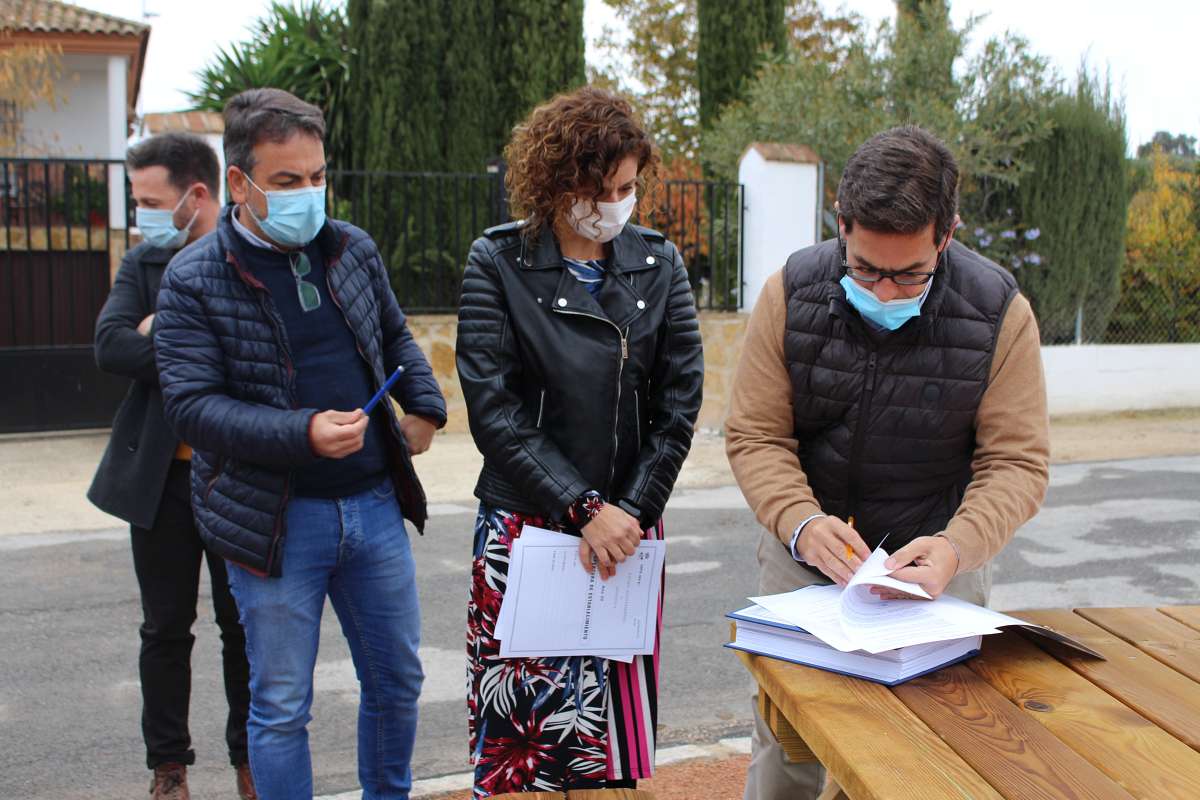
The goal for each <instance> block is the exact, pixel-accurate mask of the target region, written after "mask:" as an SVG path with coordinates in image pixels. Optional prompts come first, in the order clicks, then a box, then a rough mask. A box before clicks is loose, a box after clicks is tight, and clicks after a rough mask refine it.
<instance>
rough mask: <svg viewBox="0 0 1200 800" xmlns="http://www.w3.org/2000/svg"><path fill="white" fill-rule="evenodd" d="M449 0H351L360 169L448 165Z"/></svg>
mask: <svg viewBox="0 0 1200 800" xmlns="http://www.w3.org/2000/svg"><path fill="white" fill-rule="evenodd" d="M442 6H443V2H442V0H350V2H349V5H348V6H347V9H346V10H347V13H348V15H349V17H350V31H351V33H350V35H351V41H352V42H353V45H354V51H355V55H354V59H353V61H352V62H351V63H352V66H351V87H352V88H351V92H350V101H349V102H350V104H351V108H352V109H353V110H352V111H351V113H350V118H351V122H350V124H349V125H348V126H347V127H348V128H350V129H351V131H352V132H353V133H352V137H353V142H352V144H351V146H350V147H351V152H352V153H353V167H354V168H356V169H363V170H370V171H378V170H414V169H438V168H440V167H441V165H443V164H444V144H443V137H442V129H443V126H442V120H443V119H444V106H445V101H444V100H443V98H442V96H441V92H442V88H443V85H442V68H443V64H442V60H441V54H442V53H444V52H445V51H446V49H447V45H448V43H449V38H450V37H449V35H448V33H449V32H448V31H447V28H446V24H445V19H444V14H443V7H442Z"/></svg>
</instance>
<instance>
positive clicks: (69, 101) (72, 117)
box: [22, 54, 124, 158]
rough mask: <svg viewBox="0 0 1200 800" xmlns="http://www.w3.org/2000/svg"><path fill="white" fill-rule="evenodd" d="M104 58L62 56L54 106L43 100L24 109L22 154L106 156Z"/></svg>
mask: <svg viewBox="0 0 1200 800" xmlns="http://www.w3.org/2000/svg"><path fill="white" fill-rule="evenodd" d="M108 60H109V56H105V55H94V56H93V55H76V54H67V55H64V56H63V58H62V63H63V71H62V77H61V79H60V80H59V83H58V90H59V97H60V98H61V99H60V101H59V103H58V107H57V108H51V107H50V106H49V105H48V104H45V103H43V104H42V105H39V106H38V107H37V108H34V109H31V110H30V111H27V112H25V115H24V117H23V118H22V119H23V123H22V134H23V136H22V138H23V148H22V155H27V156H35V157H36V156H61V157H68V158H108V157H110V154H111V152H112V143H111V141H110V136H111V130H112V128H111V125H110V121H109V91H108V75H109V63H108ZM122 60H123V59H122ZM122 80H124V76H122ZM122 93H123V92H122ZM121 122H122V124H124V119H123V117H122V120H121Z"/></svg>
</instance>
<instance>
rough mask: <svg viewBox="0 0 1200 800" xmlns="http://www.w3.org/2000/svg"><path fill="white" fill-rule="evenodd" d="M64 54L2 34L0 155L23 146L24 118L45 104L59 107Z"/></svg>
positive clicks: (7, 33) (0, 35)
mask: <svg viewBox="0 0 1200 800" xmlns="http://www.w3.org/2000/svg"><path fill="white" fill-rule="evenodd" d="M61 73H62V52H61V51H60V50H59V49H58V48H56V47H50V46H46V45H29V44H22V43H18V42H15V41H14V40H13V37H12V33H11V31H0V155H17V154H18V153H19V152H20V150H21V147H22V140H21V118H22V116H24V114H25V112H26V111H30V110H32V109H34V108H36V107H37V106H39V105H41V104H43V103H46V104H48V105H50V106H51V107H57V106H58V104H59V103H60V102H61V97H60V94H59V91H58V89H57V88H56V87H57V83H58V78H59V76H60V74H61Z"/></svg>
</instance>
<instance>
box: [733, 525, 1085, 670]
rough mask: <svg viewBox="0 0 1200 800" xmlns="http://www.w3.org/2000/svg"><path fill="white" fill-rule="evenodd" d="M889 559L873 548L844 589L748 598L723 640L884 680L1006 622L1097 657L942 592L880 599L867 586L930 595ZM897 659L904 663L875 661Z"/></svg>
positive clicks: (947, 658)
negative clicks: (893, 573) (892, 572)
mask: <svg viewBox="0 0 1200 800" xmlns="http://www.w3.org/2000/svg"><path fill="white" fill-rule="evenodd" d="M887 557H888V554H887V553H886V552H885V551H884V550H883V549H882V548H878V549H876V550H875V552H873V553H872V554H871V556H870V558H868V559H867V560H866V561H865V562H863V564H862V566H860V567H859V569H858V571H857V572H855V574H854V577H853V578H852V579H851V580H850V583H849V584H847V585H846V587H845V588H844V589H843V588H842V587H840V586H836V585H823V586H807V587H805V588H803V589H797V590H795V591H793V592H786V593H783V594H776V595H766V596H763V597H751V598H750V600H751V602H753V603H754V604H755V605H754V606H751V607H750V608H747V609H742V610H741V611H738V612H734V613H733V614H730V615H729V616H730V617H731V618H732V619H733V620H734V623H735V627H736V632H735V636H734V641H733V642H731V643H730V645H729V646H730V647H733V648H735V649H739V650H746V651H748V652H754V653H760V654H762V655H768V656H772V657H774V658H783V659H785V660H788V661H796V662H798V663H804V664H808V665H810V666H814V667H821V668H822V669H831V670H833V671H836V672H842V673H845V674H848V675H855V676H858V677H863V678H867V679H869V680H875V681H879V682H882V683H895V682H899V681H903V680H908V679H910V678H913V677H916V676H917V675H920V674H924V673H925V672H929V671H931V670H934V669H937V668H939V667H941V666H945V665H947V664H951V663H954V662H956V661H961V660H962V659H964V658H968V657H970V656H971V655H974V654H975V653H976V652H978V649H979V646H980V641H981V637H982V636H986V635H987V634H990V633H999V632H1000V631H1001V629H1003V628H1010V627H1016V628H1019V629H1021V630H1022V631H1023V632H1025V633H1028V634H1032V635H1034V636H1038V637H1043V638H1046V639H1050V640H1052V641H1055V642H1058V643H1059V644H1062V645H1064V646H1066V647H1068V648H1071V649H1074V650H1077V651H1079V652H1081V653H1084V654H1087V655H1089V656H1094V657H1096V658H1103V656H1101V655H1100V654H1099V653H1097V652H1096V651H1094V650H1092V649H1091V648H1089V647H1087V646H1086V645H1084V644H1082V643H1081V642H1078V641H1076V640H1074V639H1072V638H1070V637H1069V636H1065V635H1064V634H1061V633H1058V632H1057V631H1053V630H1051V629H1049V628H1046V627H1044V626H1041V625H1035V624H1033V623H1030V622H1026V621H1025V620H1022V619H1017V618H1016V617H1010V616H1008V615H1007V614H1001V613H999V612H997V611H992V610H991V609H987V608H983V607H981V606H977V605H975V604H973V603H968V602H966V601H965V600H959V599H958V598H955V597H950V596H948V595H942V596H941V597H939V598H937V599H936V600H929V599H913V600H884V599H882V598H880V597H878V596H876V595H873V594H871V593H870V587H871V586H887V587H890V588H892V589H897V590H899V591H902V592H906V593H908V594H910V595H913V596H914V597H924V598H928V597H929V595H928V594H927V593H926V592H925V591H924V590H923V589H922V588H921V587H920V586H917V585H916V584H910V583H904V582H902V581H898V580H896V579H895V578H891V577H889V576H888V574H887V573H888V570H887V569H886V568H885V567H884V566H883V564H884V562H885V561H886V560H887ZM921 647H924V648H925V649H924V650H922V649H919V648H921ZM815 648H823V651H822V650H818V649H815ZM801 656H803V658H802V657H801ZM805 658H807V660H805ZM902 662H907V663H908V664H909V665H910V666H909V668H907V669H899V668H893V667H887V666H880V665H881V664H885V665H886V664H888V663H893V664H894V663H902Z"/></svg>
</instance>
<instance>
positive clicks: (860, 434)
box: [846, 348, 877, 519]
mask: <svg viewBox="0 0 1200 800" xmlns="http://www.w3.org/2000/svg"><path fill="white" fill-rule="evenodd" d="M876 362H877V358H876V351H875V350H874V348H872V350H871V352H870V354H869V355H868V356H867V368H866V373H865V375H864V376H863V378H864V379H863V390H862V396H861V397H860V399H859V402H858V422H857V423H855V425H854V443H853V444H852V445H851V446H850V464H849V467H850V469H849V473H850V491H849V493H848V497H847V498H846V499H847V503H846V517H847V519H849V518H850V517H852V516H854V512H856V511H858V493H859V484H860V482H861V476H860V475H859V471H860V469H859V468H860V466H861V465H860V464H859V462H860V461H861V460H862V448H863V442H864V440H865V439H866V436H867V424H868V421H869V419H870V415H871V398H872V397H873V396H874V394H875V367H876Z"/></svg>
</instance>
